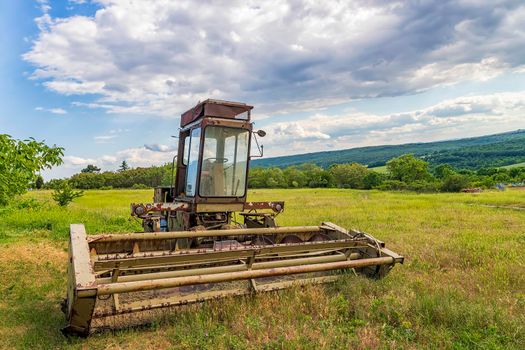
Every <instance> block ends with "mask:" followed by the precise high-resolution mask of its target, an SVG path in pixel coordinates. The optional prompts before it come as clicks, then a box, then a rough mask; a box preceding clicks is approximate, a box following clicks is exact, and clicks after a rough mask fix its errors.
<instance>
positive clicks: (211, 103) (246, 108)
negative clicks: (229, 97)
mask: <svg viewBox="0 0 525 350" xmlns="http://www.w3.org/2000/svg"><path fill="white" fill-rule="evenodd" d="M252 108H253V106H250V105H247V104H246V103H241V102H232V101H223V100H212V99H207V100H205V101H203V102H199V103H198V104H197V105H196V106H195V107H193V108H191V109H189V110H187V111H186V112H184V113H182V115H181V118H180V126H181V127H185V126H186V125H188V124H190V123H191V122H193V121H195V120H197V119H200V118H204V117H216V118H226V119H236V117H237V116H238V115H240V114H243V113H246V117H245V118H239V119H243V120H250V111H251V110H252Z"/></svg>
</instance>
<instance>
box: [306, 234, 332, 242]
mask: <svg viewBox="0 0 525 350" xmlns="http://www.w3.org/2000/svg"><path fill="white" fill-rule="evenodd" d="M331 240H332V238H330V236H328V235H326V234H324V233H316V234H315V235H313V236H312V237H311V238H310V239H309V240H308V242H321V241H331Z"/></svg>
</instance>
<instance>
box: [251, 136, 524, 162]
mask: <svg viewBox="0 0 525 350" xmlns="http://www.w3.org/2000/svg"><path fill="white" fill-rule="evenodd" d="M406 153H413V154H415V155H416V156H418V157H421V158H423V159H425V160H427V161H428V162H429V163H430V164H431V165H432V166H435V165H439V164H444V163H447V164H450V165H452V166H454V167H456V168H459V169H478V168H483V167H501V166H507V165H511V164H516V163H520V162H525V130H517V131H512V132H506V133H501V134H494V135H487V136H480V137H471V138H465V139H459V140H449V141H438V142H425V143H407V144H403V145H390V146H389V145H384V146H371V147H360V148H350V149H345V150H340V151H326V152H315V153H306V154H297V155H292V156H284V157H275V158H263V159H257V160H254V161H253V163H252V164H253V166H259V167H270V166H271V167H288V166H291V165H300V164H303V163H314V164H317V165H319V166H321V167H323V168H326V167H329V166H330V165H332V164H338V163H352V162H357V163H361V164H365V165H368V166H369V167H370V168H372V167H380V166H383V165H385V164H386V162H387V161H389V160H390V159H392V158H395V157H398V156H400V155H402V154H406Z"/></svg>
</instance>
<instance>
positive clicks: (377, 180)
mask: <svg viewBox="0 0 525 350" xmlns="http://www.w3.org/2000/svg"><path fill="white" fill-rule="evenodd" d="M383 178H384V176H383V174H380V173H378V172H377V171H373V170H370V171H369V172H368V174H366V176H365V177H364V179H363V185H364V188H365V189H366V190H371V189H372V188H376V187H378V186H379V185H381V183H382V182H383Z"/></svg>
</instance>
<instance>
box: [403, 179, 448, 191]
mask: <svg viewBox="0 0 525 350" xmlns="http://www.w3.org/2000/svg"><path fill="white" fill-rule="evenodd" d="M439 188H440V183H439V182H434V181H414V182H412V183H411V184H410V185H409V186H408V189H409V190H410V191H414V192H419V193H431V192H439Z"/></svg>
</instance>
